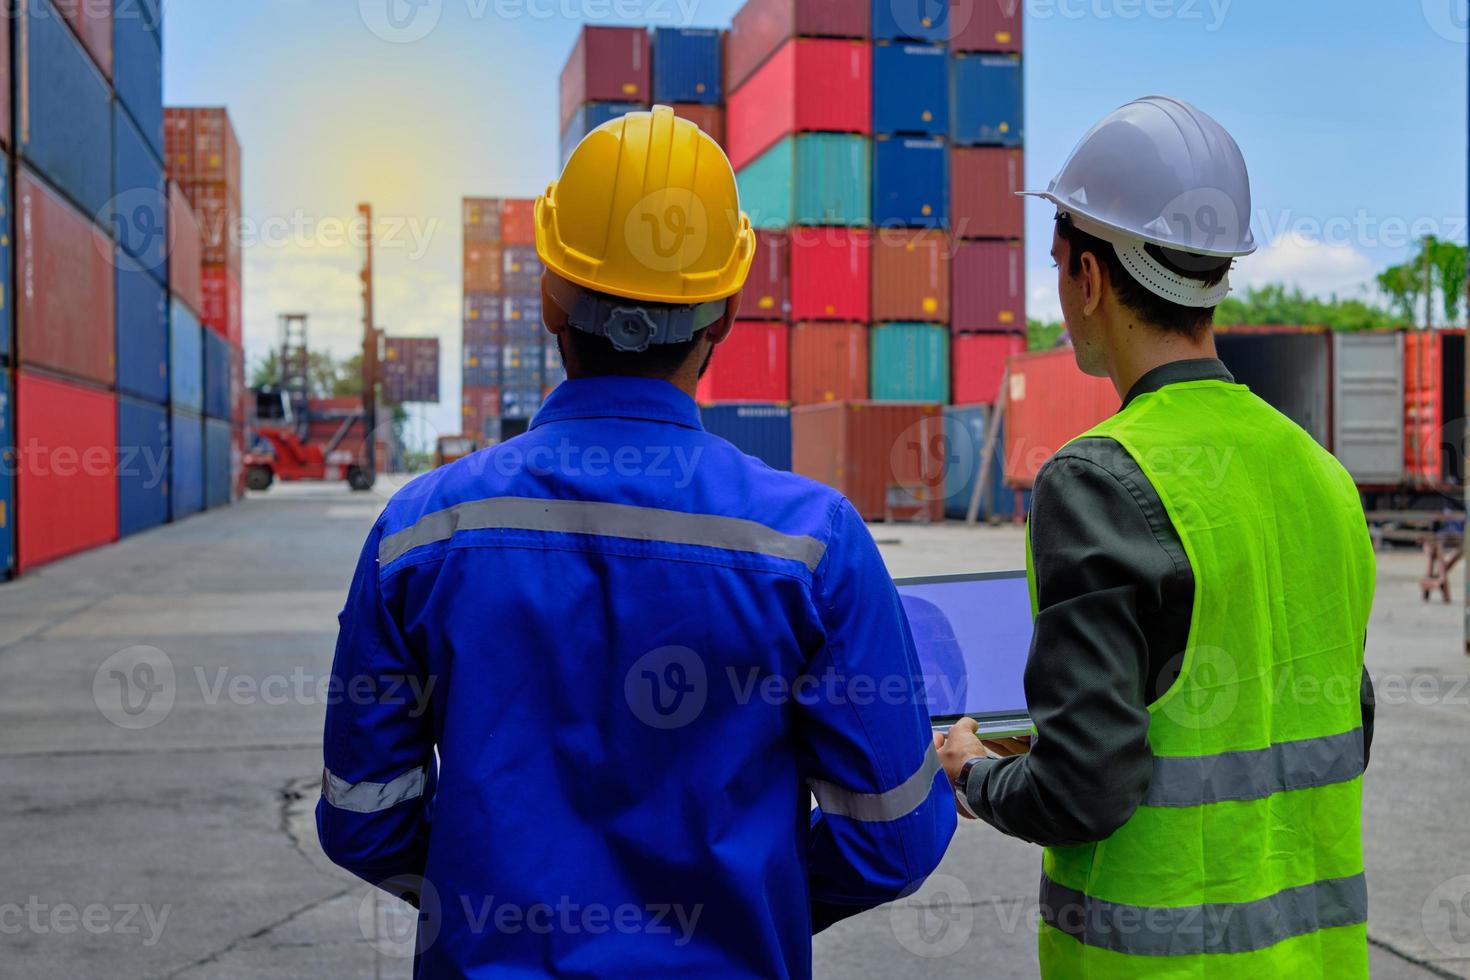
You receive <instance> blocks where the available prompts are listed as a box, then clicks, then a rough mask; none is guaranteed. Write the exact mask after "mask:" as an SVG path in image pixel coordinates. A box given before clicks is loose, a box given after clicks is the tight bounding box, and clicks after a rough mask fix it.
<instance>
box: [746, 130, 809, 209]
mask: <svg viewBox="0 0 1470 980" xmlns="http://www.w3.org/2000/svg"><path fill="white" fill-rule="evenodd" d="M795 169H796V138H795V137H787V138H786V139H784V140H782V141H781V142H779V143H777V144H776V145H775V146H773V147H771V148H770V149H769V150H767V151H766V152H765V153H762V154H761V155H760V156H759V157H757V158H756V159H755V160H752V161H751V162H750V163H749V164H748V165H746V166H745V167H743V168H741V169H740V170H739V171H738V172H736V174H735V183H736V186H737V187H738V189H739V191H740V206H741V207H742V208H744V209H745V212H746V213H747V214H749V215H750V223H751V225H753V226H754V227H756V228H762V229H769V230H779V229H782V228H786V227H787V226H788V225H791V224H793V223H794V221H793V219H794V216H795V213H794V211H793V206H794V204H795V201H794V198H795V194H794V192H793V188H792V181H793V180H794V171H795Z"/></svg>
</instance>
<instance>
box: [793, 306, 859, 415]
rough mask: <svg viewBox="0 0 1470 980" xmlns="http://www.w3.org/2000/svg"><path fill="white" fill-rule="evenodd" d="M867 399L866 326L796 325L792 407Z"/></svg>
mask: <svg viewBox="0 0 1470 980" xmlns="http://www.w3.org/2000/svg"><path fill="white" fill-rule="evenodd" d="M867 398H868V326H867V324H865V323H798V324H797V325H796V326H795V327H794V328H793V329H792V331H791V404H793V405H820V404H821V403H823V402H833V401H837V402H845V401H866V400H867Z"/></svg>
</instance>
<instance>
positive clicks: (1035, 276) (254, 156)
mask: <svg viewBox="0 0 1470 980" xmlns="http://www.w3.org/2000/svg"><path fill="white" fill-rule="evenodd" d="M854 2H856V0H854ZM981 2H984V0H981ZM1020 2H1023V3H1025V10H1026V12H1027V13H1026V22H1025V37H1026V137H1027V159H1026V170H1027V178H1028V184H1029V185H1031V186H1044V185H1045V183H1046V181H1047V179H1048V178H1049V177H1050V176H1051V174H1052V173H1053V172H1054V171H1055V170H1056V169H1057V167H1058V166H1060V164H1061V163H1062V161H1063V160H1064V159H1065V157H1066V155H1067V152H1068V151H1069V150H1070V149H1071V147H1072V145H1073V144H1074V143H1075V142H1076V140H1077V138H1078V137H1079V136H1081V135H1082V133H1084V132H1085V131H1086V130H1087V129H1088V127H1090V126H1091V125H1092V123H1094V122H1095V121H1096V120H1097V119H1098V118H1100V117H1101V116H1103V115H1105V114H1106V113H1107V112H1108V111H1109V110H1111V109H1113V108H1114V107H1116V106H1118V105H1120V104H1121V103H1123V102H1126V101H1128V100H1129V99H1131V98H1134V97H1136V96H1139V95H1145V94H1152V93H1161V94H1168V95H1175V96H1178V97H1181V98H1185V99H1188V100H1190V101H1192V102H1195V103H1196V104H1197V105H1199V106H1200V107H1201V108H1204V109H1205V110H1206V111H1208V112H1210V113H1211V114H1213V115H1215V116H1216V117H1217V118H1218V119H1219V120H1220V121H1221V122H1222V123H1224V124H1225V126H1226V127H1227V128H1229V129H1230V130H1231V131H1232V132H1233V133H1234V135H1235V136H1236V138H1237V140H1238V141H1239V143H1240V144H1241V147H1242V149H1243V151H1244V153H1245V156H1246V160H1247V162H1248V164H1249V165H1250V168H1251V174H1252V183H1253V185H1254V192H1255V209H1256V218H1255V222H1254V224H1255V231H1256V236H1257V238H1258V240H1260V241H1261V242H1262V243H1263V245H1264V246H1265V247H1264V248H1263V249H1262V251H1261V252H1260V253H1258V255H1257V256H1254V257H1252V258H1251V259H1248V260H1246V261H1245V262H1244V263H1242V265H1241V268H1240V271H1239V273H1238V275H1237V282H1238V284H1245V285H1249V284H1255V283H1262V282H1272V281H1285V282H1294V283H1297V284H1300V285H1301V286H1302V287H1303V288H1305V289H1307V290H1308V291H1309V292H1315V293H1320V294H1326V293H1330V292H1337V293H1339V294H1343V295H1348V294H1358V293H1361V292H1362V291H1363V290H1364V289H1365V288H1366V284H1367V283H1368V282H1370V281H1371V279H1372V277H1373V275H1374V273H1375V272H1377V271H1378V270H1379V269H1381V268H1382V267H1384V266H1386V265H1389V264H1392V263H1394V262H1397V261H1401V260H1402V259H1403V258H1404V256H1405V255H1406V254H1407V253H1408V251H1409V250H1410V249H1409V245H1408V242H1409V240H1410V237H1411V235H1412V234H1422V233H1424V232H1425V231H1429V232H1433V233H1436V234H1439V235H1441V236H1442V237H1448V238H1454V239H1457V240H1459V241H1464V240H1465V237H1466V229H1465V216H1466V129H1467V127H1466V55H1467V52H1466V33H1467V31H1466V24H1467V5H1470V4H1467V0H1393V2H1383V0H1336V2H1333V3H1328V2H1324V0H1291V2H1283V0H1020ZM415 3H416V4H418V6H414V4H415ZM392 5H396V6H397V11H398V13H399V15H400V17H399V19H398V20H397V21H396V22H395V21H390V20H389V19H388V17H387V12H388V9H389V7H390V6H392ZM165 6H166V23H165V54H164V62H165V98H166V101H167V102H168V104H170V105H225V106H227V107H229V109H230V111H231V114H232V116H233V118H234V121H235V127H236V130H237V131H238V133H239V136H240V141H241V144H242V146H243V148H244V154H245V157H244V159H245V168H244V172H245V177H244V180H245V188H244V190H245V200H244V204H245V208H244V209H245V215H246V218H247V222H248V226H247V231H250V230H255V231H257V239H256V240H255V241H254V242H247V248H246V260H245V315H246V349H247V356H249V357H250V358H251V359H252V360H254V359H255V358H258V357H260V356H261V355H262V354H263V353H264V351H265V350H266V348H268V347H269V346H270V345H272V344H274V343H276V340H277V335H276V321H275V317H276V314H277V313H278V312H280V311H282V310H286V309H291V310H296V309H304V310H308V311H310V312H311V313H312V317H313V318H312V337H313V341H314V343H315V344H316V345H319V346H323V347H331V348H332V349H334V350H337V351H340V352H347V351H348V350H350V349H351V348H352V347H353V344H354V343H355V341H356V337H358V336H360V333H359V331H360V306H359V298H358V290H357V282H356V279H355V274H356V269H357V267H358V264H359V261H360V260H359V258H358V254H359V253H358V251H357V249H356V248H355V245H354V242H353V241H352V240H351V239H350V238H349V237H347V236H344V235H343V234H342V231H343V228H342V226H341V224H340V223H341V222H343V221H346V220H347V219H350V218H351V217H352V215H353V214H354V212H355V208H356V205H357V202H358V201H359V200H370V201H372V202H373V204H374V206H375V207H376V209H377V212H378V214H379V215H380V216H383V217H384V218H385V219H386V226H385V227H380V229H379V232H380V235H383V234H388V235H389V237H390V238H391V241H388V242H383V243H381V244H380V254H379V265H378V281H377V285H378V304H379V317H378V319H379V322H380V323H381V324H382V325H384V326H386V327H388V328H389V330H390V331H391V332H395V333H407V334H418V335H429V336H440V337H442V338H443V340H444V351H445V356H444V374H445V378H444V385H443V386H442V394H443V395H444V397H445V401H444V402H443V403H442V405H441V407H440V408H438V409H436V410H431V411H429V412H428V413H427V415H426V421H425V424H426V425H427V426H430V427H432V428H436V429H441V430H446V431H447V430H451V429H454V428H456V426H457V406H458V401H457V399H458V385H459V371H458V368H457V364H458V356H459V348H458V334H459V316H460V313H459V302H460V283H459V275H460V273H459V263H460V243H459V234H460V228H459V201H460V198H462V197H464V196H466V195H486V196H533V195H535V194H536V193H538V192H539V191H541V190H542V189H543V188H544V187H545V185H546V183H547V182H548V181H549V180H552V179H554V178H555V176H556V165H557V144H558V134H557V129H558V126H557V122H558V120H557V80H558V77H559V74H560V70H561V66H562V64H563V63H564V62H565V60H566V56H567V54H568V52H569V51H570V50H571V47H572V44H573V42H574V40H575V37H576V33H577V31H578V29H579V27H580V26H581V25H582V24H583V23H618V22H621V23H636V24H647V23H659V24H677V25H683V24H688V25H691V26H725V25H727V24H728V23H729V20H730V16H731V15H732V14H733V13H734V12H735V10H736V9H738V7H739V2H738V0H250V2H249V3H220V2H218V0H165ZM1028 208H1029V210H1028V212H1027V227H1028V230H1029V231H1030V232H1031V234H1030V237H1029V241H1028V247H1027V266H1028V274H1029V276H1030V282H1029V287H1028V308H1029V312H1030V313H1031V315H1033V316H1043V317H1053V316H1055V315H1056V312H1057V307H1056V301H1055V299H1054V297H1053V295H1052V292H1053V281H1052V276H1053V272H1052V270H1051V265H1050V259H1049V258H1048V256H1047V249H1048V248H1049V246H1050V221H1051V213H1050V210H1049V208H1048V207H1047V206H1046V205H1045V204H1042V203H1039V202H1033V203H1032V204H1030V205H1028Z"/></svg>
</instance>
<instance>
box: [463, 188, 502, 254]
mask: <svg viewBox="0 0 1470 980" xmlns="http://www.w3.org/2000/svg"><path fill="white" fill-rule="evenodd" d="M462 224H463V227H464V240H465V241H466V242H479V243H481V244H494V243H496V242H498V241H500V199H499V198H497V197H467V198H465V199H464V211H463V215H462Z"/></svg>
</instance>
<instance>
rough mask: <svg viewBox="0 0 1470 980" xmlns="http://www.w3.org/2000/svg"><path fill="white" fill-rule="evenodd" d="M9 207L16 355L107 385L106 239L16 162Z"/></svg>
mask: <svg viewBox="0 0 1470 980" xmlns="http://www.w3.org/2000/svg"><path fill="white" fill-rule="evenodd" d="M16 214H17V216H18V220H17V221H16V231H17V244H18V253H17V258H16V279H17V283H16V286H17V292H19V294H20V300H19V302H18V304H17V310H16V316H17V321H16V346H17V350H16V353H17V354H18V355H19V360H20V362H21V363H22V364H30V365H35V366H37V367H42V368H46V369H48V370H51V371H55V372H57V373H59V374H64V375H68V376H70V377H74V378H81V379H85V380H87V381H93V382H96V383H98V384H102V385H106V386H107V387H111V386H112V384H113V382H114V381H115V380H116V372H117V355H116V348H115V334H116V324H115V322H114V321H115V318H116V299H117V295H116V288H117V287H116V275H115V273H116V269H115V267H114V265H113V261H112V256H113V247H114V246H113V244H112V241H111V240H110V239H109V238H108V237H107V236H106V235H104V234H103V233H102V231H101V230H100V229H99V228H98V227H97V226H96V225H94V224H92V222H90V221H88V220H87V219H86V217H85V216H83V215H82V214H81V213H80V212H78V211H76V210H75V209H73V208H72V206H71V205H70V204H68V203H66V202H65V201H63V200H62V199H61V197H60V196H58V195H57V194H56V193H55V192H53V191H52V190H51V189H50V188H49V187H47V186H46V185H45V184H44V183H42V182H41V180H40V178H38V177H35V176H34V175H32V174H31V172H30V171H29V170H27V169H25V168H24V167H22V168H20V176H19V179H18V180H17V182H16Z"/></svg>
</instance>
